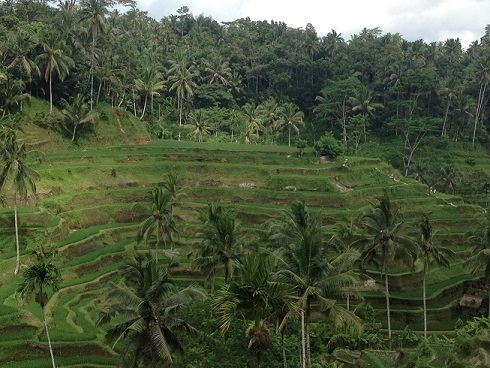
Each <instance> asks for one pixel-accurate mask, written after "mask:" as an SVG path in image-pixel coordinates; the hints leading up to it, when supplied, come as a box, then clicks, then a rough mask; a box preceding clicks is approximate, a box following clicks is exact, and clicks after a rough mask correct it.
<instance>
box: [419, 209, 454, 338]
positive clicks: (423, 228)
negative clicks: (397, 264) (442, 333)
mask: <svg viewBox="0 0 490 368" xmlns="http://www.w3.org/2000/svg"><path fill="white" fill-rule="evenodd" d="M419 230H420V233H419V239H418V242H417V245H418V247H419V253H420V257H421V258H422V262H423V264H424V269H423V279H422V293H423V295H422V298H423V303H424V337H427V297H426V282H427V277H428V276H429V272H430V270H429V267H430V265H431V264H437V265H439V266H443V267H447V268H449V266H450V264H449V258H450V257H451V256H452V255H453V254H454V252H453V251H452V250H451V249H449V248H446V247H442V246H438V245H436V244H435V241H434V235H435V233H434V231H433V228H432V224H431V223H430V220H429V217H428V216H424V218H423V219H422V220H421V221H420V222H419Z"/></svg>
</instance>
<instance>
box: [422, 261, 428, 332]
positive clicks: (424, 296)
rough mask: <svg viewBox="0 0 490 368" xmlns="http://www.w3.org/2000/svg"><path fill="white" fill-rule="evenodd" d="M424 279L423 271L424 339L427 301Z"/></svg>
mask: <svg viewBox="0 0 490 368" xmlns="http://www.w3.org/2000/svg"><path fill="white" fill-rule="evenodd" d="M425 279H426V273H425V270H424V278H423V280H422V289H423V290H422V293H423V295H422V299H423V300H424V337H425V338H427V299H426V294H425V293H426V290H425Z"/></svg>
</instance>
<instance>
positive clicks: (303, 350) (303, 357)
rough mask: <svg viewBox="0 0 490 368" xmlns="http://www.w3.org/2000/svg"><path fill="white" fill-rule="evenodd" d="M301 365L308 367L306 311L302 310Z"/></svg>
mask: <svg viewBox="0 0 490 368" xmlns="http://www.w3.org/2000/svg"><path fill="white" fill-rule="evenodd" d="M301 363H302V364H301V366H302V368H306V342H305V312H304V311H301Z"/></svg>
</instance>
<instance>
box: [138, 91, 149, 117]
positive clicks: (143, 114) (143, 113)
mask: <svg viewBox="0 0 490 368" xmlns="http://www.w3.org/2000/svg"><path fill="white" fill-rule="evenodd" d="M147 101H148V95H145V103H144V105H143V112H142V113H141V116H140V120H143V116H145V112H146V103H147Z"/></svg>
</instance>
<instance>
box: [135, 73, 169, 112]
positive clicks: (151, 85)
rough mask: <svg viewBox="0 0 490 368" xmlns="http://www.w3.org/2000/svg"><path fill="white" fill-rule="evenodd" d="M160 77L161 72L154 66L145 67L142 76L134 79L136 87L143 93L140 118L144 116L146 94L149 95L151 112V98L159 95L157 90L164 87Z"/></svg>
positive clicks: (146, 100)
mask: <svg viewBox="0 0 490 368" xmlns="http://www.w3.org/2000/svg"><path fill="white" fill-rule="evenodd" d="M161 77H162V76H161V74H160V73H159V72H158V71H157V70H156V69H155V68H154V67H147V68H145V70H144V72H143V76H142V78H141V79H135V81H134V85H135V87H136V89H137V90H139V91H141V92H144V94H145V103H144V105H143V112H142V113H141V117H140V120H142V119H143V117H144V116H145V112H146V105H147V102H148V96H150V110H151V113H152V114H153V99H154V97H155V96H159V95H160V93H159V91H161V90H162V89H163V88H164V87H165V82H164V81H163V80H162V79H161Z"/></svg>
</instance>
